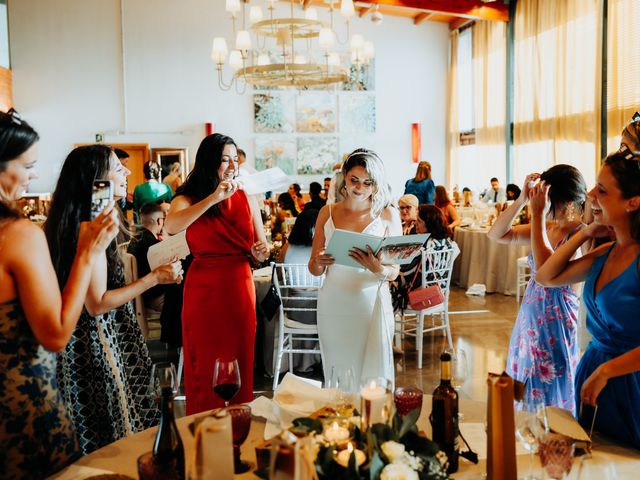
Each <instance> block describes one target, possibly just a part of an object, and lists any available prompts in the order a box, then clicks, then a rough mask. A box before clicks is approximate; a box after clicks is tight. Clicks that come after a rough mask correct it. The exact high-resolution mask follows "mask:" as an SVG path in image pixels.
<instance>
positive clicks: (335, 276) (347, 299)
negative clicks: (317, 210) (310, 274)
mask: <svg viewBox="0 0 640 480" xmlns="http://www.w3.org/2000/svg"><path fill="white" fill-rule="evenodd" d="M334 231H335V225H334V224H333V218H332V216H331V207H329V219H328V220H327V222H326V223H325V226H324V234H325V239H326V244H327V245H328V244H329V240H330V239H331V236H332V235H333V232H334ZM362 233H367V234H369V235H379V236H384V234H385V228H384V224H383V222H382V219H381V218H380V217H379V216H378V217H377V218H376V219H374V220H373V221H372V222H371V223H370V224H369V225H368V226H367V227H366V228H365V229H364V230H363V232H362ZM393 331H394V317H393V306H392V305H391V295H390V293H389V283H388V282H386V281H381V280H380V278H378V276H376V275H375V274H373V273H372V272H370V271H369V270H366V269H364V268H354V267H347V266H344V265H337V264H336V265H332V266H330V267H329V268H328V269H327V275H326V278H325V280H324V283H323V285H322V288H321V290H320V293H319V294H318V332H319V336H320V346H321V348H322V352H323V362H324V365H323V368H324V376H325V379H326V380H329V379H330V378H331V373H332V368H335V372H339V373H340V374H343V373H344V372H346V370H347V369H348V368H350V369H351V370H352V372H353V374H354V379H355V380H356V382H357V383H362V382H364V381H365V380H366V379H367V378H372V377H383V378H386V379H388V380H390V381H391V385H392V388H393V386H394V383H395V376H394V369H393V351H392V341H393Z"/></svg>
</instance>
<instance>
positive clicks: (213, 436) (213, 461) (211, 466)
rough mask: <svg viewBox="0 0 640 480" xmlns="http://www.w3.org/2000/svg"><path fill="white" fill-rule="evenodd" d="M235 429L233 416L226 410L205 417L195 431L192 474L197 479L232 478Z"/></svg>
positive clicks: (220, 479)
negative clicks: (233, 427)
mask: <svg viewBox="0 0 640 480" xmlns="http://www.w3.org/2000/svg"><path fill="white" fill-rule="evenodd" d="M232 440H233V431H232V425H231V416H230V415H228V414H227V413H226V412H224V410H220V411H219V412H217V413H215V414H214V415H209V416H207V417H205V418H204V419H203V420H202V421H201V422H200V423H199V424H198V425H197V426H196V431H195V447H194V459H193V468H192V469H191V472H192V476H191V478H194V479H196V480H205V479H209V478H216V479H219V480H232V479H233V477H234V469H233V441H232Z"/></svg>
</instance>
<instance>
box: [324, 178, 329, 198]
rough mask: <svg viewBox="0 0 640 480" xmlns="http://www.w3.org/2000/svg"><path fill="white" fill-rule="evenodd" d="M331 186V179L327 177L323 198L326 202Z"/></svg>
mask: <svg viewBox="0 0 640 480" xmlns="http://www.w3.org/2000/svg"><path fill="white" fill-rule="evenodd" d="M330 186H331V177H325V178H324V191H323V198H324V199H325V200H326V199H327V198H329V187H330Z"/></svg>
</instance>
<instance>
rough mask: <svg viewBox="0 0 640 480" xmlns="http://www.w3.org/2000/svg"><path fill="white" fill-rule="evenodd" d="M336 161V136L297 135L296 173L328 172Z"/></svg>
mask: <svg viewBox="0 0 640 480" xmlns="http://www.w3.org/2000/svg"><path fill="white" fill-rule="evenodd" d="M337 162H338V139H337V138H336V137H324V136H322V137H319V136H304V137H298V164H297V174H298V175H310V174H328V173H331V168H332V167H333V165H335V164H336V163H337Z"/></svg>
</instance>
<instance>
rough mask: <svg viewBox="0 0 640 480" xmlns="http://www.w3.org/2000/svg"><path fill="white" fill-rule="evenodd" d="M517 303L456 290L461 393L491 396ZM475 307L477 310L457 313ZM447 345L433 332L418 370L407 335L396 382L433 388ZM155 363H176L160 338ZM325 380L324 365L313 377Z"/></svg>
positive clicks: (267, 388) (259, 387) (260, 380)
mask: <svg viewBox="0 0 640 480" xmlns="http://www.w3.org/2000/svg"><path fill="white" fill-rule="evenodd" d="M517 310H518V305H517V303H516V299H515V297H509V296H504V295H501V294H490V295H487V296H486V297H469V296H466V295H465V294H464V290H462V289H460V288H452V290H451V297H450V300H449V311H450V320H451V326H452V334H453V342H454V346H455V348H460V349H463V350H464V351H465V353H466V356H467V362H468V366H469V367H468V369H469V375H468V378H467V380H466V381H465V382H464V383H463V385H462V388H461V389H460V392H459V393H460V395H461V396H462V397H466V398H471V399H474V400H486V378H487V372H498V373H499V372H502V370H504V368H505V364H506V356H507V350H508V347H509V338H510V336H511V329H512V327H513V323H514V321H515V318H516V314H517ZM468 311H475V313H455V312H468ZM445 346H446V339H445V337H444V336H442V333H441V332H435V333H429V334H426V335H425V338H424V352H423V368H422V369H418V368H417V352H416V349H415V342H414V340H413V339H406V340H405V342H404V345H403V349H404V354H403V355H400V356H396V357H395V361H396V385H397V386H407V385H417V386H418V387H419V388H421V389H422V390H423V391H425V392H426V393H429V392H431V391H433V389H434V388H435V387H436V385H437V383H438V381H439V375H440V365H439V360H438V358H439V356H440V353H441V352H442V349H443V348H444V347H445ZM149 348H150V351H151V356H152V359H153V360H154V361H155V362H158V361H166V360H167V359H168V360H169V361H173V362H175V364H176V365H177V363H178V362H177V360H178V358H177V355H176V353H175V352H167V350H166V349H165V348H164V347H163V346H162V344H161V343H160V342H157V341H151V342H149ZM308 376H310V377H311V378H315V379H318V380H322V373H321V371H320V369H318V370H317V371H315V372H313V373H312V374H310V375H308ZM272 381H273V379H271V378H268V377H265V376H262V375H256V377H255V378H254V390H255V392H256V395H271V394H272V389H271V385H272Z"/></svg>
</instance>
